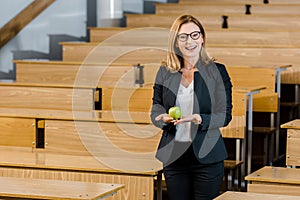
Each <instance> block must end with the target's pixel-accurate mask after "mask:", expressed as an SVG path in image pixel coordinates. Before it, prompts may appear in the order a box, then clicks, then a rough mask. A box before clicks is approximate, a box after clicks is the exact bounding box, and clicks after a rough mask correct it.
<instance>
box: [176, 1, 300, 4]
mask: <svg viewBox="0 0 300 200" xmlns="http://www.w3.org/2000/svg"><path fill="white" fill-rule="evenodd" d="M178 3H180V4H181V3H183V4H184V3H195V4H202V3H203V4H224V3H228V4H243V5H244V4H248V3H249V1H248V0H216V1H213V2H212V1H210V0H179V2H178ZM251 4H275V5H276V4H280V5H282V4H299V1H298V0H287V1H281V0H251Z"/></svg>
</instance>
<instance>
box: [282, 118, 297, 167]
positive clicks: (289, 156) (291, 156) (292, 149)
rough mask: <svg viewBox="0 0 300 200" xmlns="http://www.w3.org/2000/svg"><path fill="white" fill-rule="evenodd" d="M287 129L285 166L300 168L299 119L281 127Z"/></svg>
mask: <svg viewBox="0 0 300 200" xmlns="http://www.w3.org/2000/svg"><path fill="white" fill-rule="evenodd" d="M281 128H286V129H287V140H286V142H287V144H286V165H287V166H300V149H299V146H300V119H295V120H293V121H290V122H287V123H285V124H282V125H281Z"/></svg>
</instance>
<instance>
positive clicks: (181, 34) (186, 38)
mask: <svg viewBox="0 0 300 200" xmlns="http://www.w3.org/2000/svg"><path fill="white" fill-rule="evenodd" d="M195 33H198V34H197V35H196V37H194V36H193V34H195ZM183 35H184V36H185V38H184V39H183V40H182V39H180V36H183ZM200 35H201V31H193V32H191V33H190V34H187V33H180V34H178V35H177V39H178V40H179V41H181V42H186V41H187V40H188V38H189V36H190V37H191V38H192V39H193V40H198V39H199V38H200Z"/></svg>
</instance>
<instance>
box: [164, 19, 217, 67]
mask: <svg viewBox="0 0 300 200" xmlns="http://www.w3.org/2000/svg"><path fill="white" fill-rule="evenodd" d="M190 22H192V23H194V24H196V25H197V26H198V27H199V29H200V32H201V34H202V37H203V44H202V48H201V51H200V55H199V57H200V58H199V59H200V62H201V63H203V64H208V63H209V62H210V61H212V59H211V58H210V57H209V56H208V54H207V52H206V49H205V43H206V34H205V31H204V28H203V26H202V24H201V23H200V22H199V21H198V20H197V19H196V18H195V17H193V16H191V15H181V16H179V17H178V18H177V19H176V20H175V21H174V22H173V24H172V27H171V30H170V34H169V46H168V52H167V61H163V62H162V65H163V66H166V67H167V68H168V69H169V70H170V71H173V72H177V71H179V70H180V69H181V66H182V63H183V58H182V56H181V52H180V50H179V48H178V47H177V46H176V42H177V34H178V31H179V29H180V28H181V26H182V25H183V24H186V23H190Z"/></svg>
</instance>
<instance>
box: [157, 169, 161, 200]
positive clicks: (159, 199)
mask: <svg viewBox="0 0 300 200" xmlns="http://www.w3.org/2000/svg"><path fill="white" fill-rule="evenodd" d="M156 190H157V194H156V197H157V200H162V171H160V172H158V174H157V181H156Z"/></svg>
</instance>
